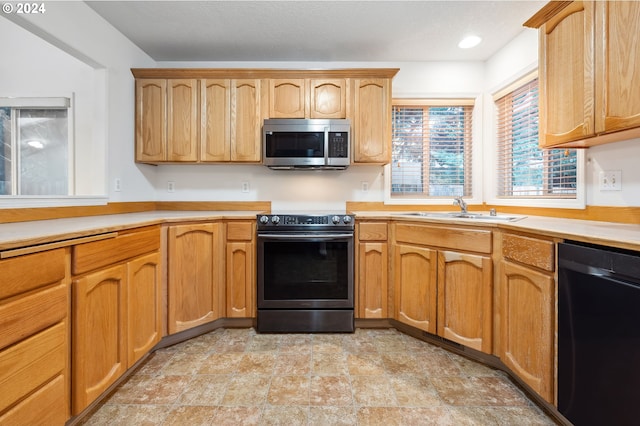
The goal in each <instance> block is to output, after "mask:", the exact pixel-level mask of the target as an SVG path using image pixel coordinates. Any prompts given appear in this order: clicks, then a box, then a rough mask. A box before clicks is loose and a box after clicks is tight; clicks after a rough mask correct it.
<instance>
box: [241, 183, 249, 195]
mask: <svg viewBox="0 0 640 426" xmlns="http://www.w3.org/2000/svg"><path fill="white" fill-rule="evenodd" d="M242 192H244V193H245V194H246V193H248V192H249V182H246V181H245V182H242Z"/></svg>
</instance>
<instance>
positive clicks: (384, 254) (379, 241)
mask: <svg viewBox="0 0 640 426" xmlns="http://www.w3.org/2000/svg"><path fill="white" fill-rule="evenodd" d="M387 228H388V226H387V223H386V222H359V223H358V224H357V233H356V238H357V241H358V242H357V247H358V249H357V250H358V251H357V257H356V265H357V266H356V270H357V281H356V288H357V289H358V294H357V298H356V318H369V319H370V318H388V317H389V310H388V299H389V295H388V275H389V261H388V259H389V250H388V242H387Z"/></svg>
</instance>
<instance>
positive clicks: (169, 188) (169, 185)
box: [167, 180, 176, 192]
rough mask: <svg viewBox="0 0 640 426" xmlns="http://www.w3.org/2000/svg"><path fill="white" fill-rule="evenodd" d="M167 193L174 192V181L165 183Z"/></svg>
mask: <svg viewBox="0 0 640 426" xmlns="http://www.w3.org/2000/svg"><path fill="white" fill-rule="evenodd" d="M167 192H176V183H175V182H174V181H172V180H170V181H168V182H167Z"/></svg>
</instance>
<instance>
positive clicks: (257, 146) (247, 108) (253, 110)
mask: <svg viewBox="0 0 640 426" xmlns="http://www.w3.org/2000/svg"><path fill="white" fill-rule="evenodd" d="M263 102H264V99H263V96H262V81H261V80H255V79H241V80H231V161H238V162H259V161H260V159H261V158H262V153H261V147H262V122H263V120H264V116H265V115H266V108H265V107H264V106H263Z"/></svg>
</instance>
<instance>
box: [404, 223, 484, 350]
mask: <svg viewBox="0 0 640 426" xmlns="http://www.w3.org/2000/svg"><path fill="white" fill-rule="evenodd" d="M394 226H395V233H394V235H395V239H394V246H393V270H394V282H393V285H394V287H395V319H397V320H398V321H400V322H403V323H405V324H408V325H411V326H414V327H416V328H419V329H421V330H424V331H427V332H429V333H432V334H437V335H439V336H441V337H444V338H446V339H449V340H452V341H455V342H457V343H460V344H463V345H465V346H469V347H471V348H474V349H477V350H480V351H483V352H485V353H491V351H492V344H493V340H492V328H493V309H492V307H493V303H492V299H493V269H492V264H493V263H492V260H491V257H490V254H491V250H492V233H491V231H490V230H481V229H472V228H462V227H460V228H458V227H444V226H431V225H420V224H411V223H396V224H395V225H394Z"/></svg>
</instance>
